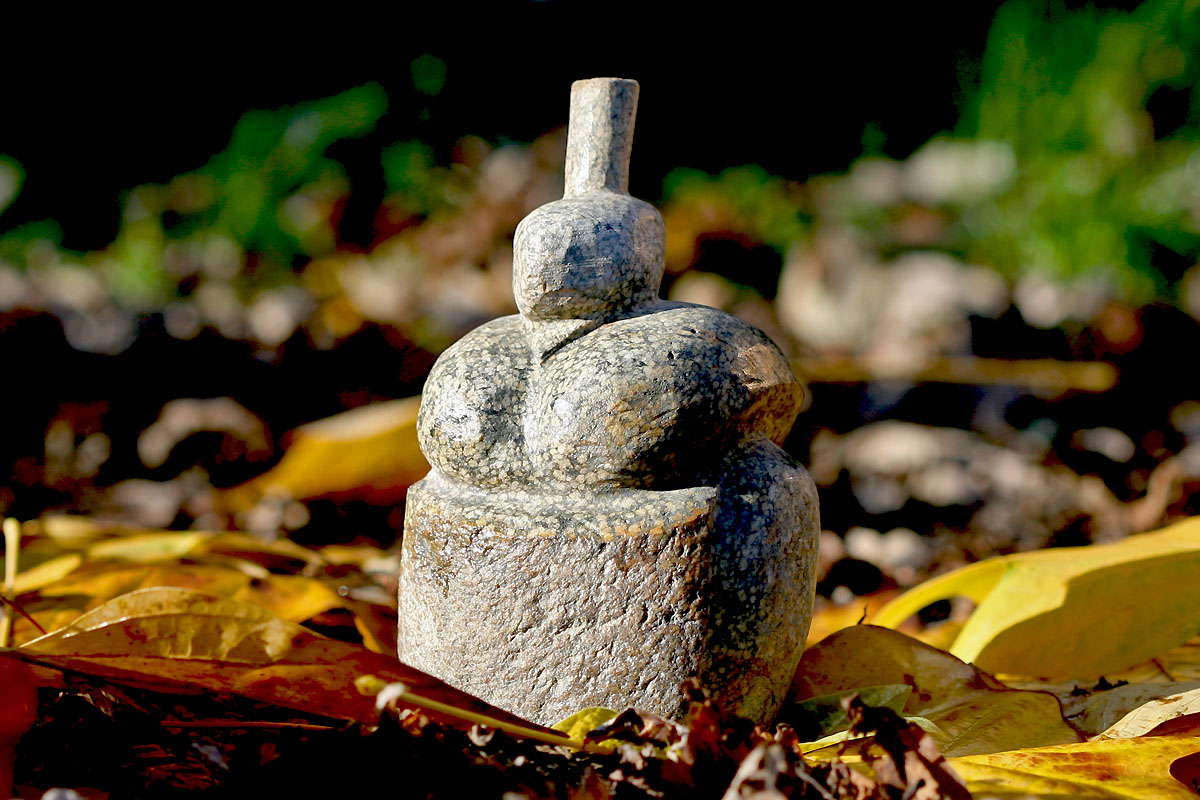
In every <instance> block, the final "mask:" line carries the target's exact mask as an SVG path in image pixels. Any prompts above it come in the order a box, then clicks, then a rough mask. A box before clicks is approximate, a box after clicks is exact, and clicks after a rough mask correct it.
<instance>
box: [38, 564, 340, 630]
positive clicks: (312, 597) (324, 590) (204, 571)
mask: <svg viewBox="0 0 1200 800" xmlns="http://www.w3.org/2000/svg"><path fill="white" fill-rule="evenodd" d="M155 586H174V587H178V588H183V589H191V590H193V591H197V592H203V593H205V594H211V595H215V596H218V597H224V598H227V599H230V600H238V601H241V602H247V603H252V604H254V605H256V606H258V607H259V608H262V609H265V610H267V611H270V612H271V613H273V614H275V615H277V616H279V617H282V618H283V619H286V620H290V621H292V622H303V621H304V620H306V619H311V618H312V617H315V616H316V615H317V614H320V613H322V612H324V611H328V610H329V609H331V608H338V607H339V606H341V605H342V599H341V598H340V597H339V596H338V594H337V591H336V590H335V589H333V588H331V587H330V586H328V585H327V584H324V583H322V582H320V581H318V580H315V579H313V578H306V577H303V576H299V575H266V576H263V577H256V576H251V575H247V574H246V573H244V572H239V571H237V570H234V569H230V568H228V567H224V566H215V565H211V564H179V563H173V562H172V563H164V564H153V565H148V566H143V565H136V564H122V563H119V562H109V563H95V564H90V565H88V566H85V567H84V568H82V569H80V570H78V571H77V572H76V573H74V574H73V575H70V576H68V577H67V578H65V579H63V580H60V581H58V582H57V583H54V584H52V585H50V586H47V587H46V588H44V589H43V590H42V591H41V595H42V596H43V597H55V596H64V595H85V596H88V597H91V598H94V599H95V600H96V601H97V603H96V604H97V605H98V604H99V601H105V600H110V599H112V598H114V597H117V596H119V595H123V594H127V593H128V592H132V591H136V590H138V589H144V588H150V587H155Z"/></svg>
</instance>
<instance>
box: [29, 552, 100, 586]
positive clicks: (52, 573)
mask: <svg viewBox="0 0 1200 800" xmlns="http://www.w3.org/2000/svg"><path fill="white" fill-rule="evenodd" d="M82 563H83V556H81V555H79V554H78V553H66V554H64V555H61V556H58V557H57V558H52V559H50V560H48V561H43V562H42V563H40V564H38V565H37V566H35V567H32V568H30V569H26V570H22V571H21V572H20V573H18V574H17V579H16V581H14V582H13V592H14V593H15V594H25V593H26V592H32V591H36V590H38V589H41V588H42V587H43V586H49V585H50V584H52V583H54V582H55V581H57V580H61V579H62V578H64V577H66V576H67V575H70V574H71V573H72V572H74V571H75V569H76V568H77V567H79V565H80V564H82Z"/></svg>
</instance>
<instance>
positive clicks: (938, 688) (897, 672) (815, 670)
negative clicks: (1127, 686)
mask: <svg viewBox="0 0 1200 800" xmlns="http://www.w3.org/2000/svg"><path fill="white" fill-rule="evenodd" d="M887 684H907V685H908V686H911V687H912V694H911V695H909V697H908V699H907V701H906V702H905V703H904V706H903V713H904V714H905V715H908V716H914V717H924V718H925V719H927V720H929V721H930V722H932V723H933V724H934V725H935V726H936V727H937V729H938V730H937V731H935V732H934V734H933V738H934V742H935V743H936V744H937V746H938V747H939V748H940V749H941V751H942V752H943V753H944V754H946V755H967V754H974V753H992V752H998V751H1002V750H1011V749H1013V748H1017V747H1029V746H1036V745H1033V743H1034V742H1036V743H1037V744H1038V745H1045V744H1063V743H1066V742H1078V741H1080V738H1081V737H1080V736H1079V734H1078V733H1076V732H1075V731H1074V730H1073V729H1072V728H1071V727H1070V726H1069V725H1067V724H1066V723H1065V722H1064V721H1063V718H1062V708H1061V706H1060V705H1059V702H1058V700H1057V699H1056V698H1055V697H1054V696H1053V695H1050V694H1047V693H1044V692H1032V691H1023V690H1018V689H1010V688H1008V687H1007V686H1005V685H1004V684H1003V683H1001V682H1000V681H998V680H996V679H995V678H994V677H992V676H991V675H988V674H987V673H985V672H982V671H980V670H978V669H976V668H974V667H972V666H971V665H969V664H965V663H963V662H962V661H961V660H959V659H957V658H955V657H954V656H952V655H950V654H949V653H945V652H943V651H941V650H938V649H936V648H934V647H931V646H929V645H927V644H923V643H922V642H919V641H917V640H915V639H912V638H910V637H908V636H905V635H904V634H901V633H897V632H896V631H891V630H888V629H886V628H878V627H875V626H872V625H859V626H856V627H853V628H846V629H845V630H842V631H838V632H837V633H835V634H833V635H832V636H830V637H828V638H827V639H825V640H824V641H822V642H820V643H819V644H817V645H815V646H813V647H810V648H809V649H808V650H806V651H805V652H804V656H803V657H802V658H801V660H800V666H799V668H798V669H797V670H796V676H795V679H794V680H793V683H792V697H793V700H794V701H802V700H805V699H807V698H810V697H818V696H821V695H828V694H835V693H844V692H849V691H851V690H854V689H858V688H861V687H867V686H882V685H887ZM785 713H786V712H785Z"/></svg>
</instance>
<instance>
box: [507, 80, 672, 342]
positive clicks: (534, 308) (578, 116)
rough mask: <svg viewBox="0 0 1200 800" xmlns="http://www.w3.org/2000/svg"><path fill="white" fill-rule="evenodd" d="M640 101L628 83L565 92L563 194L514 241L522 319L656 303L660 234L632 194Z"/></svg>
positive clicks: (594, 314) (587, 315)
mask: <svg viewBox="0 0 1200 800" xmlns="http://www.w3.org/2000/svg"><path fill="white" fill-rule="evenodd" d="M637 98H638V85H637V82H636V81H631V80H622V79H618V78H596V79H593V80H587V81H576V82H575V84H574V85H573V86H572V87H571V115H570V125H569V127H568V132H567V164H566V191H565V194H564V196H563V199H562V200H558V201H556V202H553V203H547V204H546V205H544V206H542V207H541V208H538V209H536V210H535V211H534V212H533V213H531V214H530V215H529V216H527V217H526V218H525V219H524V220H522V222H521V224H520V225H518V226H517V233H516V239H515V241H514V244H513V294H514V295H515V296H516V300H517V308H519V309H520V311H521V313H522V314H523V315H524V316H525V317H526V318H527V319H531V320H536V321H544V320H560V319H601V318H604V317H607V316H610V315H613V314H619V313H621V312H622V311H625V310H628V309H630V308H633V307H636V306H638V305H640V304H643V303H646V302H649V301H651V300H653V299H654V298H656V297H657V296H658V289H659V286H660V284H661V283H662V274H663V253H664V250H665V247H666V228H665V226H664V225H663V221H662V217H661V216H660V215H659V213H658V211H656V210H655V209H654V208H653V207H652V206H651V205H650V204H649V203H644V202H642V201H641V200H637V199H635V198H633V197H630V196H629V153H630V149H631V148H632V146H633V123H634V118H635V116H636V114H637Z"/></svg>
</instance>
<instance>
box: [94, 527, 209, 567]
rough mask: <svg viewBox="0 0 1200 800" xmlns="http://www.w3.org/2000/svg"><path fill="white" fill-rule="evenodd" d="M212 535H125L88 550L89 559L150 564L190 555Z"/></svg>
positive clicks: (191, 532)
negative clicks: (114, 559) (109, 559)
mask: <svg viewBox="0 0 1200 800" xmlns="http://www.w3.org/2000/svg"><path fill="white" fill-rule="evenodd" d="M211 536H212V534H211V533H203V532H198V531H179V532H172V531H164V532H161V533H143V534H140V535H137V536H123V537H120V538H115V539H108V540H106V541H103V542H99V543H97V544H94V545H92V546H91V547H89V548H88V556H89V557H90V558H119V559H123V560H125V561H136V562H139V563H148V562H151V561H159V560H161V559H164V558H178V557H179V556H182V555H185V554H186V553H189V552H191V551H192V550H193V549H194V548H195V547H196V545H198V544H200V542H202V541H204V540H205V539H208V538H210V537H211Z"/></svg>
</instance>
